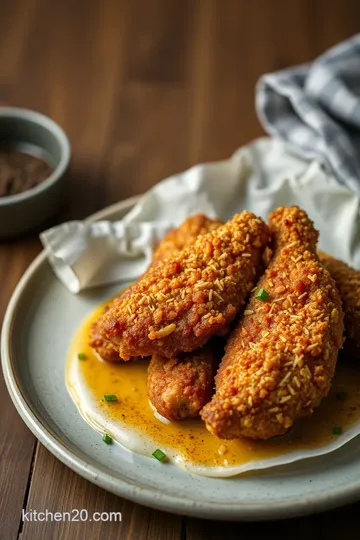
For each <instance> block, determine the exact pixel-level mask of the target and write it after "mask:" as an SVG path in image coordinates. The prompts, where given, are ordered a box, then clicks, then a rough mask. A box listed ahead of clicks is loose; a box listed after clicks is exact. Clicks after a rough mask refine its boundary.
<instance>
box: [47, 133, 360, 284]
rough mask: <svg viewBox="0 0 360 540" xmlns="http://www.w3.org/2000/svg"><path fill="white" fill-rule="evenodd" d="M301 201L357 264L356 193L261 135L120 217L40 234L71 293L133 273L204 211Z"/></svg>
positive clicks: (223, 212)
mask: <svg viewBox="0 0 360 540" xmlns="http://www.w3.org/2000/svg"><path fill="white" fill-rule="evenodd" d="M293 204H297V205H299V206H301V207H302V208H304V209H305V210H306V211H307V212H308V213H309V215H310V217H311V219H313V220H314V222H315V225H316V227H317V228H318V229H319V231H320V242H319V247H320V248H321V249H323V250H325V251H328V252H330V253H332V254H334V255H335V256H336V257H338V258H340V259H343V260H345V261H347V262H348V263H350V264H352V265H353V266H355V267H357V268H360V235H359V200H358V198H357V196H356V194H355V193H354V192H352V191H351V190H350V189H349V188H347V187H346V186H344V185H342V184H340V183H339V182H338V181H337V180H335V178H334V177H333V176H331V175H330V174H328V173H326V172H325V171H324V170H323V168H322V166H321V165H320V164H319V163H318V162H316V161H310V160H306V159H302V158H299V157H296V156H294V155H292V154H291V152H290V148H289V147H288V146H287V143H284V142H282V141H280V140H278V139H270V138H262V139H258V140H255V141H254V142H252V143H251V144H249V145H248V146H245V147H243V148H241V149H239V150H238V151H237V152H236V153H235V154H234V155H233V156H232V157H231V158H230V159H228V160H225V161H220V162H217V163H208V164H203V165H198V166H196V167H193V168H191V169H190V170H188V171H186V172H184V173H182V174H178V175H175V176H172V177H170V178H168V179H166V180H164V181H162V182H160V183H158V184H157V185H155V187H154V188H152V189H151V190H150V191H148V192H147V193H146V194H145V195H144V196H143V197H142V198H141V199H140V200H139V202H138V203H137V204H136V205H135V207H134V208H133V209H132V210H131V211H130V212H129V214H128V215H127V216H125V218H124V219H123V220H121V221H120V222H115V223H111V222H108V221H99V222H95V223H92V222H89V221H84V222H82V221H72V222H69V223H64V224H62V225H59V226H57V227H54V228H52V229H50V230H47V231H45V232H43V233H42V234H41V236H40V238H41V241H42V243H43V246H44V248H45V250H46V253H47V255H48V260H49V262H50V264H51V266H52V268H53V270H54V272H55V274H56V275H57V276H58V278H59V279H60V280H61V281H62V283H63V284H64V285H65V287H67V288H68V289H69V290H70V291H71V292H73V293H79V292H80V291H82V290H84V289H88V288H91V287H96V286H99V285H105V284H110V283H115V282H128V281H131V280H134V279H136V278H137V277H138V276H139V275H141V274H142V273H143V271H144V270H145V269H146V268H147V266H148V264H149V262H150V259H151V253H152V249H153V247H154V245H155V244H156V243H157V242H158V241H159V239H160V238H161V237H162V236H163V235H164V234H165V232H166V231H167V230H169V228H171V227H173V226H176V225H178V224H180V223H181V222H182V221H183V220H184V219H185V218H186V217H188V216H190V215H192V214H194V213H196V212H204V213H205V214H207V215H209V216H210V217H219V218H221V219H223V220H227V219H230V218H231V217H232V216H233V215H234V214H235V213H236V212H240V211H241V210H243V209H245V208H246V209H248V210H251V211H253V212H254V213H255V214H258V215H260V216H262V217H263V218H264V219H267V217H268V213H269V212H270V211H271V210H273V209H275V208H277V207H278V206H281V205H284V206H286V205H293Z"/></svg>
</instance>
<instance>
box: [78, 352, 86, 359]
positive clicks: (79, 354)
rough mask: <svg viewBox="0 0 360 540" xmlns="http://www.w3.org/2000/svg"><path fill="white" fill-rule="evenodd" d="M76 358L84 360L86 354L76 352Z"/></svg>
mask: <svg viewBox="0 0 360 540" xmlns="http://www.w3.org/2000/svg"><path fill="white" fill-rule="evenodd" d="M78 359H79V360H86V354H85V353H84V352H79V353H78Z"/></svg>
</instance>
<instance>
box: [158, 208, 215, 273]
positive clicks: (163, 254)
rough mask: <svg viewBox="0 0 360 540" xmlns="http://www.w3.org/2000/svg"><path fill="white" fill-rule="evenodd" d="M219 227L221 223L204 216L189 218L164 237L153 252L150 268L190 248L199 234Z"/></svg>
mask: <svg viewBox="0 0 360 540" xmlns="http://www.w3.org/2000/svg"><path fill="white" fill-rule="evenodd" d="M220 225H223V223H222V221H219V220H217V219H211V218H208V217H207V216H205V215H204V214H195V215H194V216H191V217H189V218H188V219H186V220H185V221H184V222H183V223H182V224H181V225H180V226H179V227H176V228H175V229H172V230H171V231H169V232H168V233H167V234H166V235H165V236H164V238H163V239H162V240H161V242H160V243H159V245H158V247H157V248H156V249H155V251H154V254H153V262H152V266H154V265H156V264H159V262H161V261H163V260H164V259H168V258H170V257H173V256H174V255H176V254H177V253H179V251H181V250H182V249H185V248H187V247H189V246H192V245H193V244H194V242H195V240H196V239H197V238H198V236H200V234H206V233H208V232H211V231H215V229H217V228H218V227H220Z"/></svg>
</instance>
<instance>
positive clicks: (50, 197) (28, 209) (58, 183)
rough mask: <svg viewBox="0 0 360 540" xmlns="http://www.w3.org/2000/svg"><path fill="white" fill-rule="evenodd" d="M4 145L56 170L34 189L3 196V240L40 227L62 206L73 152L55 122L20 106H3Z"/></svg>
mask: <svg viewBox="0 0 360 540" xmlns="http://www.w3.org/2000/svg"><path fill="white" fill-rule="evenodd" d="M1 146H3V147H4V146H11V147H14V148H15V149H17V150H19V151H23V152H27V153H29V154H32V153H33V154H34V155H37V156H38V157H42V158H43V159H45V161H47V162H48V163H49V165H51V166H52V168H53V170H52V172H51V174H50V176H48V178H46V180H44V181H43V182H41V183H40V184H38V185H36V186H35V187H32V188H31V189H28V190H27V191H23V192H22V193H19V194H16V195H10V196H5V197H0V238H2V239H4V238H9V237H13V236H16V235H18V234H20V233H23V232H25V231H28V230H31V229H34V228H35V227H37V226H39V225H41V223H43V222H44V221H45V220H46V219H48V218H49V217H50V216H52V215H53V214H54V213H55V212H56V210H57V209H58V208H59V206H60V205H61V204H62V203H63V201H64V196H65V192H66V182H65V178H66V176H65V173H66V171H67V169H68V166H69V162H70V154H71V151H70V143H69V140H68V138H67V136H66V134H65V132H64V131H63V130H62V129H61V127H60V126H58V125H57V124H56V123H55V122H54V121H53V120H51V119H50V118H48V117H47V116H44V115H43V114H40V113H38V112H35V111H30V110H27V109H19V108H17V107H0V149H1Z"/></svg>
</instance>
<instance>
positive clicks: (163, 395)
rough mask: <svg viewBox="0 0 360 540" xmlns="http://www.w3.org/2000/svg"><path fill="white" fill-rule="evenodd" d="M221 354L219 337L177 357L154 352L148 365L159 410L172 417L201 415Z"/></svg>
mask: <svg viewBox="0 0 360 540" xmlns="http://www.w3.org/2000/svg"><path fill="white" fill-rule="evenodd" d="M220 357H221V352H220V351H219V346H218V345H217V343H216V340H215V339H212V340H210V341H209V342H208V343H207V344H206V345H204V347H202V348H201V349H197V350H196V351H194V352H192V353H186V354H184V355H181V356H178V357H177V358H170V359H168V358H163V357H162V356H159V355H157V354H154V355H153V356H152V358H151V361H150V363H149V366H148V379H147V393H148V396H149V399H150V401H151V403H152V404H153V405H154V407H155V408H156V410H157V411H158V413H160V414H161V415H162V416H164V417H165V418H167V419H168V420H183V419H185V418H195V417H197V416H198V415H199V412H200V410H201V409H202V408H203V406H204V405H205V404H206V403H207V402H208V401H210V399H211V396H212V393H213V383H214V376H215V373H216V369H217V367H218V364H219V361H218V359H219V358H220Z"/></svg>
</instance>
